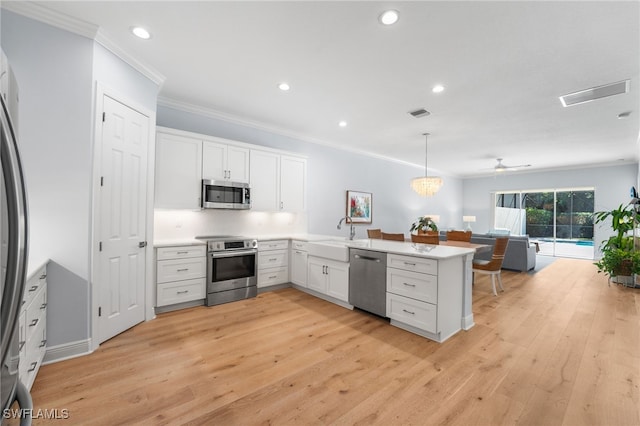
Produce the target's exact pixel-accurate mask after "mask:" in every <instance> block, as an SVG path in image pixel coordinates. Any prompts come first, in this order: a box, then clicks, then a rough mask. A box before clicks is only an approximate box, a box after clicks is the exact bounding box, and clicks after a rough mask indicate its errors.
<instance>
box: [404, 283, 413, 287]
mask: <svg viewBox="0 0 640 426" xmlns="http://www.w3.org/2000/svg"><path fill="white" fill-rule="evenodd" d="M402 284H404V285H406V286H408V287H415V286H416V285H415V284H409V283H402Z"/></svg>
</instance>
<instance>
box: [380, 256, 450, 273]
mask: <svg viewBox="0 0 640 426" xmlns="http://www.w3.org/2000/svg"><path fill="white" fill-rule="evenodd" d="M387 266H388V267H391V268H396V269H404V270H405V271H413V272H422V273H424V274H431V275H438V261H437V260H434V259H425V258H421V257H413V256H402V255H399V254H389V255H387Z"/></svg>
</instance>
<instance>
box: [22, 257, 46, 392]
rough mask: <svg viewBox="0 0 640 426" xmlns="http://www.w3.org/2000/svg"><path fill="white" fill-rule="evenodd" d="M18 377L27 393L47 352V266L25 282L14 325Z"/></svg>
mask: <svg viewBox="0 0 640 426" xmlns="http://www.w3.org/2000/svg"><path fill="white" fill-rule="evenodd" d="M18 327H19V328H18V334H19V336H18V341H19V346H18V347H19V356H20V363H19V368H18V376H19V377H20V380H21V381H22V383H24V385H25V386H26V387H27V388H28V389H31V386H33V382H34V380H35V379H36V375H37V374H38V370H39V369H40V365H41V364H42V359H43V358H44V355H45V352H46V350H47V265H46V264H45V265H44V266H42V267H41V268H40V269H38V270H37V271H36V272H35V273H34V274H32V275H31V276H30V277H29V278H28V280H27V286H26V287H25V290H24V297H23V303H22V308H21V310H20V320H19V325H18Z"/></svg>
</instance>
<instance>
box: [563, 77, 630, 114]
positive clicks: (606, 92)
mask: <svg viewBox="0 0 640 426" xmlns="http://www.w3.org/2000/svg"><path fill="white" fill-rule="evenodd" d="M628 91H629V80H624V81H619V82H617V83H611V84H605V85H604V86H598V87H592V88H591V89H586V90H581V91H579V92H574V93H569V94H568V95H564V96H560V102H562V106H563V107H568V106H573V105H578V104H583V103H585V102H591V101H595V100H596V99H600V98H606V97H608V96H613V95H620V94H622V93H627V92H628Z"/></svg>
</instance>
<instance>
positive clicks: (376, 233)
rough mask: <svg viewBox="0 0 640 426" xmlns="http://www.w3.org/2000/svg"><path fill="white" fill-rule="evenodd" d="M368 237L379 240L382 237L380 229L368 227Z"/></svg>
mask: <svg viewBox="0 0 640 426" xmlns="http://www.w3.org/2000/svg"><path fill="white" fill-rule="evenodd" d="M367 237H369V238H373V239H377V240H379V239H380V238H382V231H380V229H367Z"/></svg>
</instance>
